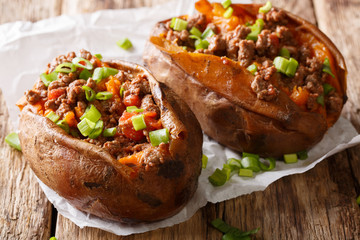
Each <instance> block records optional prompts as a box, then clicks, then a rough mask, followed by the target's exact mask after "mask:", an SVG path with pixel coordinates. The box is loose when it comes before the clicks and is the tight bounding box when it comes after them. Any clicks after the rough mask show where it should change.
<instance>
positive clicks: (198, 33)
mask: <svg viewBox="0 0 360 240" xmlns="http://www.w3.org/2000/svg"><path fill="white" fill-rule="evenodd" d="M190 34H192V35H194V36H197V37H199V38H200V37H201V31H200V30H199V29H198V28H196V27H192V28H191V30H190Z"/></svg>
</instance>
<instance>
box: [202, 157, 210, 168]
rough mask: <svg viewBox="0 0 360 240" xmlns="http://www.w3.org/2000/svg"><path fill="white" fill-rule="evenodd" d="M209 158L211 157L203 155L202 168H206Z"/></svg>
mask: <svg viewBox="0 0 360 240" xmlns="http://www.w3.org/2000/svg"><path fill="white" fill-rule="evenodd" d="M208 159H209V158H208V157H207V156H206V155H205V154H203V155H202V158H201V162H202V168H203V169H205V168H206V166H207V163H208Z"/></svg>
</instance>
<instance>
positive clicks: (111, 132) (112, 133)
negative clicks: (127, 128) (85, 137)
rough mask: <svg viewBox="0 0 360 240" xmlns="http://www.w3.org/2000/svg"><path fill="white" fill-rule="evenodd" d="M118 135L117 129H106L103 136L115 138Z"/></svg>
mask: <svg viewBox="0 0 360 240" xmlns="http://www.w3.org/2000/svg"><path fill="white" fill-rule="evenodd" d="M115 134H116V127H113V128H106V129H104V132H103V136H104V137H113V136H115Z"/></svg>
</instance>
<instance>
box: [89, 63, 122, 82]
mask: <svg viewBox="0 0 360 240" xmlns="http://www.w3.org/2000/svg"><path fill="white" fill-rule="evenodd" d="M118 72H119V70H117V69H116V68H109V67H98V68H95V70H94V73H93V77H92V78H93V79H94V80H95V81H96V82H97V83H99V82H100V81H101V80H102V79H104V78H107V77H109V76H112V75H115V74H117V73H118Z"/></svg>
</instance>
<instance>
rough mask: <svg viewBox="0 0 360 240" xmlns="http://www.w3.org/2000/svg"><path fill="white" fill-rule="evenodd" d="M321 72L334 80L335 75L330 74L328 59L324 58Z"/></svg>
mask: <svg viewBox="0 0 360 240" xmlns="http://www.w3.org/2000/svg"><path fill="white" fill-rule="evenodd" d="M322 71H323V72H325V73H328V74H330V76H332V77H333V78H335V75H334V74H333V73H332V71H331V66H330V61H329V58H325V60H324V63H323V69H322Z"/></svg>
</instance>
